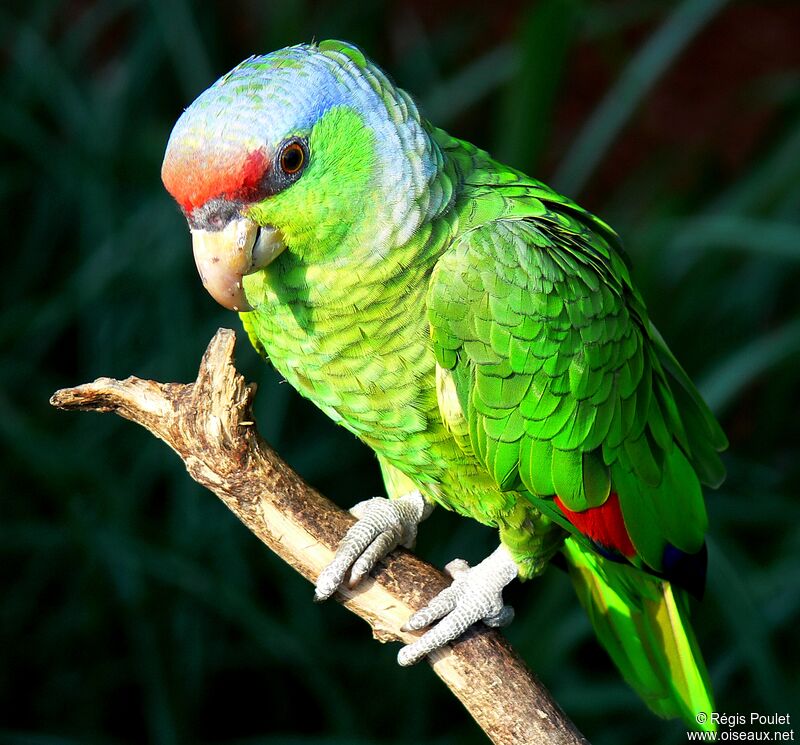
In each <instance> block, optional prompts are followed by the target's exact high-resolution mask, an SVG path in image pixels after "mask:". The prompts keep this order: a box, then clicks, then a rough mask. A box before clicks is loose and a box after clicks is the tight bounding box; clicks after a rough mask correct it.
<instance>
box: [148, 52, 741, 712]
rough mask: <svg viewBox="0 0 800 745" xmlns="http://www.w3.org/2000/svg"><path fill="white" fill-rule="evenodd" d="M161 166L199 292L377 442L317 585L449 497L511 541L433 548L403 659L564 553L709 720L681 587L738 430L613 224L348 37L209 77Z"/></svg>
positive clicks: (625, 635) (594, 613) (507, 616)
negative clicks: (429, 105) (429, 577)
mask: <svg viewBox="0 0 800 745" xmlns="http://www.w3.org/2000/svg"><path fill="white" fill-rule="evenodd" d="M162 178H163V181H164V184H165V186H166V188H167V190H168V191H169V192H170V194H171V195H172V196H173V197H174V198H175V200H176V201H177V203H178V205H179V206H180V208H181V209H182V211H183V213H184V215H185V216H186V219H187V221H188V223H189V228H190V230H191V234H192V242H193V248H194V256H195V261H196V264H197V267H198V270H199V272H200V275H201V278H202V280H203V283H204V285H205V287H206V288H207V290H208V291H209V292H210V294H211V295H212V296H213V297H214V298H215V299H216V300H218V301H219V302H220V303H221V304H222V305H224V306H226V307H227V308H230V309H232V310H236V311H238V312H239V314H240V318H241V320H242V323H243V325H244V328H245V329H246V331H247V334H248V335H249V338H250V340H251V341H252V343H253V345H254V346H255V348H256V349H257V350H258V351H259V352H260V353H261V354H262V355H264V356H265V357H266V358H268V359H269V360H270V361H271V362H272V364H273V365H274V366H275V368H276V369H277V370H278V371H279V372H280V373H281V375H283V376H284V377H285V378H286V380H288V381H289V382H290V383H291V384H292V385H293V386H294V387H295V388H296V389H297V390H298V391H299V392H300V393H301V394H302V395H303V396H306V397H308V398H309V399H311V401H313V402H314V403H315V404H316V405H317V406H318V407H319V408H320V409H322V410H323V411H324V412H325V413H326V414H327V415H328V416H330V417H331V418H332V419H333V420H334V421H335V422H337V423H338V424H341V425H342V426H343V427H345V428H347V429H348V430H350V431H351V432H352V433H353V434H355V435H356V436H357V437H359V438H360V439H361V440H362V441H363V442H365V443H366V444H367V445H368V446H369V447H370V448H372V450H374V452H375V453H376V455H377V458H378V461H379V463H380V467H381V469H382V473H383V477H384V481H385V484H386V490H387V493H388V495H389V497H388V498H380V497H378V498H374V499H370V500H367V501H365V502H362V503H360V504H358V505H356V506H355V507H354V508H353V510H352V512H353V514H355V515H356V517H357V518H358V522H357V523H356V524H355V525H354V527H353V528H352V529H351V530H350V531H349V533H348V534H347V536H346V537H345V538H344V540H343V541H342V543H341V545H340V547H339V549H338V551H337V553H336V556H335V558H334V560H333V562H332V563H331V564H330V565H329V566H328V567H327V568H326V569H325V570H324V571H323V572H322V574H321V575H320V577H319V579H318V582H317V588H316V597H317V598H318V599H324V598H327V597H329V596H331V595H332V594H333V593H334V592H335V591H336V590H337V588H339V587H340V586H341V584H342V583H343V582H345V581H349V582H350V584H351V585H352V584H355V583H357V582H358V581H359V580H360V579H361V578H363V577H364V576H365V575H366V574H367V573H368V572H369V571H370V569H371V568H372V567H373V566H374V565H375V563H376V562H377V561H379V560H380V559H381V558H382V557H383V556H385V555H386V554H387V553H388V552H389V551H391V550H393V549H394V548H395V547H396V546H398V545H411V544H412V543H413V541H414V538H415V536H416V533H417V526H418V524H419V523H420V522H421V521H422V520H424V519H425V518H426V517H427V516H428V515H429V514H430V511H431V510H432V509H433V506H434V505H441V506H443V507H444V508H446V509H449V510H455V511H456V512H458V513H459V514H462V515H465V516H467V517H471V518H473V519H474V520H478V521H479V522H481V523H483V524H485V525H489V526H492V527H494V528H496V529H497V530H498V533H499V540H500V545H499V547H498V548H497V550H495V551H494V552H493V553H492V554H491V555H490V556H489V557H488V558H486V559H485V560H484V561H482V562H481V563H480V564H478V565H476V566H474V567H469V566H468V565H467V564H466V562H464V561H461V560H456V561H454V562H452V563H451V564H450V565H448V571H449V573H450V575H451V576H452V577H453V584H452V585H451V586H450V587H449V588H447V589H446V590H444V591H443V592H442V593H441V594H440V595H438V596H437V597H436V598H435V599H434V600H433V601H432V602H431V603H430V604H429V605H428V606H427V607H426V608H424V609H422V610H420V611H419V612H418V613H416V614H414V615H413V616H412V617H411V618H410V619H409V620H408V622H407V628H408V629H412V630H419V629H424V628H427V627H430V628H429V629H428V631H427V632H426V633H424V635H422V636H421V637H419V638H418V640H417V641H415V642H414V643H413V644H410V645H407V646H405V647H403V648H402V649H401V651H400V653H399V657H398V660H399V662H400V664H403V665H407V664H412V663H414V662H416V661H418V660H420V659H422V658H423V657H424V656H425V655H427V654H428V653H429V652H431V651H432V650H434V649H436V648H438V647H441V646H442V645H444V644H447V643H448V642H450V641H452V640H453V639H455V638H457V637H458V636H459V635H460V634H462V633H463V632H464V631H465V630H466V629H467V628H468V627H469V626H471V625H472V624H474V623H476V622H478V621H483V622H484V623H486V624H488V625H491V626H502V625H504V624H506V623H508V622H509V621H510V620H511V618H512V617H513V610H512V609H511V608H510V607H509V606H507V605H505V604H504V603H503V597H502V591H503V589H504V587H505V586H506V585H507V584H508V583H509V582H511V581H512V580H513V579H515V578H519V579H522V580H527V579H530V578H532V577H536V576H537V575H539V574H541V573H542V572H543V571H544V570H545V568H546V567H547V566H548V564H549V562H550V561H551V560H554V561H555V562H556V563H559V564H561V565H562V566H565V567H566V568H567V570H568V572H569V575H570V577H571V579H572V582H573V584H574V586H575V590H576V592H577V594H578V597H579V599H580V601H581V603H582V604H583V606H584V607H585V609H586V611H587V613H588V615H589V618H590V620H591V623H592V625H593V627H594V630H595V632H596V634H597V637H598V638H599V640H600V642H601V644H602V645H603V646H604V647H605V649H606V650H607V651H608V653H609V654H610V656H611V657H612V659H613V660H614V662H615V663H616V665H617V666H618V667H619V669H620V671H621V672H622V675H623V676H624V677H625V679H626V680H627V681H628V683H629V684H630V685H631V686H633V688H634V689H635V690H636V691H637V692H638V693H639V694H640V695H641V697H642V698H643V699H644V701H645V702H646V704H647V705H648V706H649V707H650V708H651V709H652V710H653V711H654V712H655V713H656V714H658V715H660V716H663V717H682V718H683V719H684V720H685V721H686V722H687V723H688V724H689V725H690V726H693V727H697V726H705V727H709V728H710V727H713V724H711V723H710V722H709V723H708V724H706V725H698V724H697V717H696V715H697V714H698V713H699V712H701V711H702V712H711V711H713V709H714V706H713V703H712V694H711V689H710V685H709V682H708V674H707V672H706V669H705V665H704V663H703V659H702V656H701V654H700V650H699V648H698V645H697V642H696V640H695V637H694V634H693V632H692V629H691V626H690V624H689V620H688V597H687V593H691V594H695V595H699V594H700V593H701V592H702V588H703V586H704V583H705V558H706V555H705V542H704V534H705V532H706V528H707V522H708V521H707V517H706V510H705V505H704V501H703V494H702V491H701V483H704V484H707V485H710V486H717V485H718V484H719V483H720V482H721V481H722V479H723V477H724V470H723V467H722V464H721V462H720V459H719V456H718V451H720V450H722V449H724V448H725V447H726V444H727V443H726V439H725V436H724V434H723V432H722V430H721V429H720V427H719V425H718V424H717V422H716V421H715V420H714V417H713V416H712V414H711V413H710V411H709V410H708V408H707V407H706V405H705V404H704V402H703V401H702V399H701V398H700V396H699V394H698V392H697V390H696V389H695V387H694V386H693V385H692V383H691V381H690V380H689V378H688V377H687V375H686V373H685V372H684V371H683V369H682V368H681V366H680V365H679V364H678V362H677V361H676V359H675V357H674V356H673V355H672V353H671V352H670V350H669V349H668V347H667V345H666V344H665V342H664V340H663V339H662V338H661V336H660V335H659V333H658V331H657V330H656V329H655V327H654V326H653V324H652V323H651V322H650V321H649V319H648V316H647V311H646V309H645V306H644V302H643V300H642V297H641V295H640V294H639V292H638V291H637V289H636V287H635V285H634V284H633V281H632V279H631V273H630V267H629V264H628V262H627V259H626V257H625V254H624V253H623V250H622V247H621V245H620V242H619V239H618V237H617V235H616V233H615V232H614V231H613V230H612V229H611V228H610V227H609V226H608V225H606V224H605V223H604V222H603V221H602V220H600V219H599V218H597V217H595V216H594V215H592V214H589V213H588V212H586V211H585V210H584V209H582V208H581V207H579V206H578V205H577V204H575V203H574V202H572V201H571V200H570V199H568V198H567V197H564V196H562V195H561V194H558V193H556V192H555V191H553V190H552V189H550V188H549V187H547V186H546V185H544V184H543V183H541V182H539V181H537V180H535V179H532V178H530V177H528V176H526V175H525V174H523V173H520V172H519V171H516V170H514V169H513V168H509V167H508V166H505V165H502V164H501V163H498V162H497V161H495V160H493V159H492V158H491V156H490V155H488V154H487V153H486V152H484V151H483V150H480V149H478V148H477V147H475V146H473V145H471V144H469V143H467V142H464V141H462V140H458V139H456V138H454V137H451V136H450V135H448V134H447V133H446V132H443V131H442V130H441V129H437V128H436V127H435V126H433V125H432V124H431V123H429V122H428V121H426V120H425V119H424V118H422V117H421V116H420V114H419V111H418V110H417V107H416V106H415V104H414V102H413V100H412V99H411V97H410V96H409V95H408V94H407V93H406V92H404V91H402V90H400V89H399V88H397V87H396V86H395V85H394V84H393V83H392V82H391V81H390V80H389V79H388V78H387V77H386V75H385V74H384V73H383V72H382V71H381V70H380V69H379V68H378V67H377V66H376V65H375V64H373V63H372V62H370V61H369V60H367V59H366V58H365V56H364V54H363V53H362V52H361V51H360V50H359V49H357V48H356V47H354V46H352V45H350V44H347V43H344V42H339V41H324V42H322V43H319V44H301V45H299V46H293V47H289V48H286V49H282V50H279V51H277V52H273V53H272V54H268V55H265V56H254V57H251V58H249V59H247V60H245V61H244V62H242V63H241V64H240V65H238V66H237V67H236V68H234V69H233V70H232V71H231V72H229V73H227V74H226V75H224V76H223V77H222V78H220V80H219V81H217V82H216V83H215V84H214V85H213V86H211V87H210V88H209V89H208V90H207V91H205V92H204V93H203V94H202V95H200V97H199V98H198V99H197V100H196V101H195V102H194V103H193V104H192V105H191V106H190V107H189V108H188V109H187V110H186V111H185V112H184V113H183V115H182V116H181V117H180V118H179V120H178V122H177V123H176V125H175V128H174V130H173V131H172V135H171V137H170V140H169V144H168V146H167V151H166V156H165V159H164V165H163V169H162ZM700 718H701V719H702V717H700ZM708 719H709V720H710V717H708Z"/></svg>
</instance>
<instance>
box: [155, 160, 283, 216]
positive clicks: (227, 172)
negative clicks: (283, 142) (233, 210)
mask: <svg viewBox="0 0 800 745" xmlns="http://www.w3.org/2000/svg"><path fill="white" fill-rule="evenodd" d="M268 168H269V158H268V157H267V153H266V151H265V150H264V149H263V148H261V149H259V150H251V151H250V152H242V151H235V150H232V149H230V150H229V149H225V148H220V149H211V148H208V149H203V150H192V149H189V148H184V149H181V150H178V151H177V152H176V150H175V149H173V148H170V149H169V150H168V151H167V156H166V158H164V165H163V166H162V167H161V180H162V181H163V182H164V186H166V187H167V191H168V192H169V193H170V194H172V196H173V197H174V199H175V201H176V202H177V203H178V204H179V205H180V206H181V207H182V208H183V209H184V211H185V212H191V211H192V210H194V209H195V208H197V207H201V206H202V205H204V204H205V203H206V202H207V201H208V200H209V199H217V198H223V199H230V200H236V201H243V202H247V201H253V200H255V199H257V198H258V197H259V187H260V185H261V183H262V182H263V179H264V175H265V174H266V172H267V169H268Z"/></svg>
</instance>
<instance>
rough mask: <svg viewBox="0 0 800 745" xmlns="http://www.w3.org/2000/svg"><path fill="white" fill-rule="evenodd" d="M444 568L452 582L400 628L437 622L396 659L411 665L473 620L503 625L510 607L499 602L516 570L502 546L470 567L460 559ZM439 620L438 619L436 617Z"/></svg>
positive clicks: (508, 618)
mask: <svg viewBox="0 0 800 745" xmlns="http://www.w3.org/2000/svg"><path fill="white" fill-rule="evenodd" d="M445 571H446V572H447V573H448V574H449V575H450V576H451V577H452V578H453V584H452V585H450V587H448V588H447V589H446V590H442V592H440V593H439V594H438V595H437V596H436V597H435V598H434V599H433V600H431V602H430V603H428V605H426V606H425V607H424V608H422V610H419V611H417V612H416V613H415V614H414V615H413V616H411V618H409V619H408V621H407V622H406V625H405V626H404V627H403V630H404V631H416V630H418V629H423V628H425V627H426V626H430V624H432V623H433V622H434V621H439V622H438V623H437V624H436V625H435V626H434V627H433V628H432V629H431V630H430V631H428V632H427V633H425V634H424V635H423V636H422V637H420V638H419V639H418V640H417V641H415V642H414V643H413V644H409V645H407V646H405V647H403V648H402V649H401V650H400V653H399V654H398V655H397V661H398V662H399V663H400V664H401V665H413V664H414V663H415V662H419V660H421V659H422V658H423V657H425V655H427V654H429V653H430V652H432V651H433V650H434V649H438V648H439V647H442V646H444V645H445V644H447V643H448V642H451V641H453V639H456V638H457V637H459V636H461V634H463V633H464V632H465V631H466V630H467V629H468V628H469V627H470V626H472V624H473V623H475V622H477V621H483V622H484V623H485V624H486V625H487V626H506V625H507V624H509V623H511V621H512V620H513V618H514V609H513V608H512V607H511V606H510V605H504V604H503V594H502V593H503V588H504V587H505V586H506V585H507V584H508V583H509V582H511V580H513V579H515V578H516V577H517V574H518V573H519V569H518V567H517V565H516V563H515V562H514V560H513V559H512V558H511V554H509V553H508V551H507V550H506V548H505V547H504V546H500V547H499V548H498V549H497V550H496V551H495V552H494V553H492V554H491V555H490V556H488V557H487V558H486V559H484V560H483V561H482V562H481V563H480V564H478V565H477V566H475V567H472V568H470V566H469V564H467V562H466V561H463V560H462V559H455V560H454V561H451V562H450V563H449V564H448V565H447V566H446V567H445ZM439 619H441V620H439Z"/></svg>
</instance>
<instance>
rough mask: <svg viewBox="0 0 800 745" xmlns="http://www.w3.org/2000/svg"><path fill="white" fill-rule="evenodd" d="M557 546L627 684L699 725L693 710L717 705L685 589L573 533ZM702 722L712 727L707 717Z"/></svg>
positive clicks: (653, 704) (665, 713)
mask: <svg viewBox="0 0 800 745" xmlns="http://www.w3.org/2000/svg"><path fill="white" fill-rule="evenodd" d="M563 553H564V555H565V557H566V559H567V564H568V567H569V574H570V577H571V579H572V583H573V585H574V587H575V590H576V593H577V595H578V598H579V599H580V602H581V605H583V607H584V608H585V610H586V613H587V614H588V616H589V620H590V621H591V624H592V627H593V628H594V631H595V633H596V634H597V638H598V639H599V640H600V642H601V643H602V645H603V647H604V648H605V649H606V651H607V652H608V653H609V655H610V656H611V659H612V660H613V661H614V663H615V664H616V665H617V667H618V668H619V669H620V672H621V673H622V676H623V677H624V678H625V680H626V681H627V682H628V684H629V685H630V686H631V687H632V688H633V689H634V690H635V691H636V692H637V693H638V694H639V695H640V696H641V697H642V699H643V700H644V701H645V703H646V704H647V705H648V706H649V707H650V708H651V709H652V710H653V711H654V712H655V713H656V714H658V715H659V716H662V717H665V718H676V717H680V718H682V719H683V720H684V721H685V722H687V723H689V724H692V725H693V726H695V727H697V726H698V725H697V714H698V713H699V712H701V711H702V712H705V713H706V714H708V713H709V712H712V711H714V710H715V709H714V702H713V700H712V695H711V686H710V684H709V681H708V673H707V671H706V668H705V664H704V662H703V657H702V655H701V653H700V649H699V647H698V644H697V641H696V639H695V637H694V633H693V632H692V628H691V625H690V623H689V618H688V611H687V602H686V600H687V599H686V595H685V593H684V592H683V591H681V590H677V589H675V588H674V587H673V586H672V585H671V584H670V583H669V582H664V581H663V580H660V579H658V578H656V577H652V576H651V575H649V574H645V573H644V572H640V571H637V570H636V569H634V568H632V567H630V566H627V565H624V564H620V563H617V562H612V561H609V560H608V559H604V558H603V557H602V556H599V555H598V554H596V553H594V552H593V551H587V550H586V549H585V548H584V547H583V546H582V545H581V544H579V543H577V542H576V541H574V540H572V539H567V541H566V542H565V544H564V551H563ZM702 728H704V729H712V730H713V729H715V727H714V725H713V723H712V722H710V718H709V720H708V722H707V724H705V725H702Z"/></svg>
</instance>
